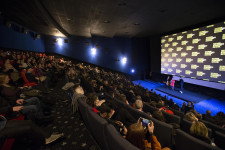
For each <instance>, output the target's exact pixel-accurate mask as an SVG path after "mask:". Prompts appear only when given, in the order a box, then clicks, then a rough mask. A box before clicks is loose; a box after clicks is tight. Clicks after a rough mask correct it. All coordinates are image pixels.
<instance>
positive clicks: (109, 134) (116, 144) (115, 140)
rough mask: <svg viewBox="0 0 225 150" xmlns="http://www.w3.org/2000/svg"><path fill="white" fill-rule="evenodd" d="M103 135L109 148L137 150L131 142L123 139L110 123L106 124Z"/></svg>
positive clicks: (114, 149)
mask: <svg viewBox="0 0 225 150" xmlns="http://www.w3.org/2000/svg"><path fill="white" fill-rule="evenodd" d="M105 137H106V141H107V143H108V146H109V150H139V149H138V148H137V147H135V146H134V145H133V144H131V143H130V142H128V141H127V140H126V139H124V138H123V137H122V136H121V135H120V133H119V132H118V131H117V130H116V129H115V127H114V126H113V125H111V124H109V125H107V126H106V131H105Z"/></svg>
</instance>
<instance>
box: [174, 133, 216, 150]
mask: <svg viewBox="0 0 225 150" xmlns="http://www.w3.org/2000/svg"><path fill="white" fill-rule="evenodd" d="M175 143H176V150H192V149H193V150H194V149H197V150H219V148H218V147H213V146H211V145H210V144H208V143H206V142H204V141H201V140H199V139H197V138H195V137H193V136H191V135H190V134H188V133H186V132H184V131H182V130H180V129H177V130H176V136H175Z"/></svg>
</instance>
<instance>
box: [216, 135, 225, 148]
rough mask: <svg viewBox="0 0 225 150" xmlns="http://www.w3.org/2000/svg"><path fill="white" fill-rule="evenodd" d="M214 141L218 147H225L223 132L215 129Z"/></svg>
mask: <svg viewBox="0 0 225 150" xmlns="http://www.w3.org/2000/svg"><path fill="white" fill-rule="evenodd" d="M214 142H215V144H216V145H217V146H218V147H220V148H222V149H225V134H223V133H220V132H218V131H216V132H215V134H214Z"/></svg>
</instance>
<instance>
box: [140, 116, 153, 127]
mask: <svg viewBox="0 0 225 150" xmlns="http://www.w3.org/2000/svg"><path fill="white" fill-rule="evenodd" d="M140 121H141V122H142V126H144V127H147V126H148V124H151V120H148V119H145V118H142V117H140Z"/></svg>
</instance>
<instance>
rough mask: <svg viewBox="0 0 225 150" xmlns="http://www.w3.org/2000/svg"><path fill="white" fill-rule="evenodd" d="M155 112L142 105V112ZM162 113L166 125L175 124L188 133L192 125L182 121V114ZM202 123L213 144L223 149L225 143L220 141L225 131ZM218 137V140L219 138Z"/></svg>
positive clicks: (145, 104)
mask: <svg viewBox="0 0 225 150" xmlns="http://www.w3.org/2000/svg"><path fill="white" fill-rule="evenodd" d="M155 110H157V108H155V107H153V106H150V105H149V104H147V103H144V105H143V111H144V112H150V113H153V112H154V111H155ZM162 112H163V115H164V116H165V118H166V122H167V123H176V124H178V125H180V128H181V129H182V130H183V131H185V132H186V133H190V127H191V125H192V122H191V121H188V120H186V119H183V116H184V115H182V112H181V113H179V114H180V115H179V116H178V115H176V114H175V115H172V114H169V113H167V112H164V111H162ZM200 121H202V122H203V123H204V124H205V125H206V126H207V127H208V136H209V137H210V138H214V142H215V144H216V145H217V146H219V147H221V148H223V149H225V143H224V142H221V141H225V129H224V128H221V127H219V126H217V125H215V124H213V123H211V122H208V121H205V120H200ZM219 137H220V138H219Z"/></svg>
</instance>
